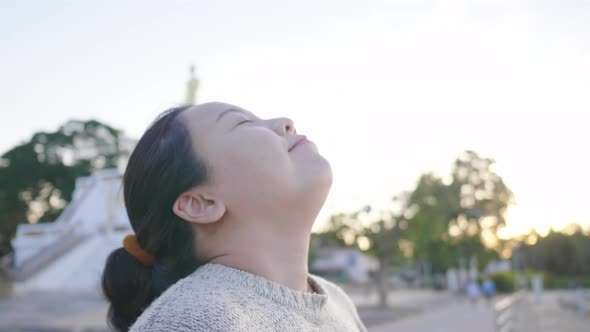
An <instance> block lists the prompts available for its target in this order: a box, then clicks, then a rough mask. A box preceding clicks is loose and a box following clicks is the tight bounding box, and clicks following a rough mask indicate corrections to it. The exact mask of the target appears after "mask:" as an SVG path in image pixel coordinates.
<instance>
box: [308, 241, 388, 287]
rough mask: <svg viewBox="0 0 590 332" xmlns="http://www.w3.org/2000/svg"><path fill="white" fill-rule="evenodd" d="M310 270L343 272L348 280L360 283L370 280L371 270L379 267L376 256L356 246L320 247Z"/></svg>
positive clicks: (329, 272)
mask: <svg viewBox="0 0 590 332" xmlns="http://www.w3.org/2000/svg"><path fill="white" fill-rule="evenodd" d="M315 254H316V259H315V260H314V261H313V263H312V265H311V266H310V271H311V272H313V273H321V274H343V275H344V276H345V277H346V278H347V279H348V280H350V281H353V282H358V283H365V282H368V281H369V272H375V271H377V270H378V269H379V262H378V261H377V259H376V258H374V257H371V256H368V255H365V254H363V253H362V252H361V251H360V250H359V249H354V248H318V249H316V250H315Z"/></svg>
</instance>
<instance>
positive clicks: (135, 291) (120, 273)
mask: <svg viewBox="0 0 590 332" xmlns="http://www.w3.org/2000/svg"><path fill="white" fill-rule="evenodd" d="M189 107H190V105H187V106H179V107H175V108H171V109H169V110H167V111H165V112H163V113H162V114H160V116H158V118H157V119H156V120H155V121H154V122H153V123H152V124H151V125H150V126H149V127H148V129H147V130H146V132H145V133H144V134H143V136H142V137H141V138H140V139H139V142H138V143H137V145H136V146H135V149H134V150H133V152H132V153H131V156H130V157H129V161H128V164H127V168H126V170H125V174H124V176H123V189H124V200H125V207H126V209H127V215H128V216H129V220H130V222H131V226H132V228H133V230H134V232H135V235H136V237H137V241H138V243H139V245H140V246H141V247H142V248H143V250H145V251H147V252H148V253H150V254H152V255H153V256H154V257H155V264H154V265H153V266H152V267H148V266H145V265H143V264H142V263H141V262H140V261H139V260H137V259H136V258H135V257H134V256H132V255H131V254H129V253H128V252H127V251H126V250H125V249H124V248H122V247H121V248H118V249H116V250H114V251H113V252H112V253H111V254H110V255H109V257H108V258H107V261H106V266H105V268H104V271H103V274H102V280H101V282H102V290H103V293H104V295H105V297H106V298H107V299H108V300H109V302H110V307H109V310H108V316H107V320H108V324H109V326H110V327H111V328H112V329H114V330H115V331H128V330H129V328H130V327H131V325H133V323H134V322H135V321H136V320H137V318H138V317H139V315H141V313H142V312H143V310H144V309H145V308H147V307H148V306H149V305H150V303H152V301H154V299H156V298H157V297H158V296H160V294H162V293H163V292H164V291H165V290H166V289H167V288H168V287H170V286H171V285H172V284H174V283H175V282H177V281H178V280H179V279H181V278H184V277H186V276H188V275H189V274H190V273H191V272H193V271H194V270H195V269H196V268H197V267H199V265H200V264H201V263H200V262H199V261H198V260H197V258H196V256H195V250H194V248H195V247H194V233H193V230H192V227H191V226H190V224H189V223H188V222H186V221H184V220H182V219H181V218H180V217H178V216H177V215H175V214H174V212H173V211H172V206H173V204H174V202H175V201H176V199H177V198H178V196H179V195H180V194H182V193H183V192H184V191H186V190H188V189H190V188H192V187H194V186H197V185H199V184H201V183H203V182H205V181H206V180H207V178H208V168H207V167H206V165H205V163H204V162H202V161H200V160H198V159H197V156H196V155H195V153H194V152H193V146H192V141H191V135H190V132H189V130H188V129H187V127H186V126H185V125H184V124H183V122H182V121H181V120H180V119H179V117H178V116H179V115H180V114H181V113H182V112H183V111H185V110H186V109H188V108H189Z"/></svg>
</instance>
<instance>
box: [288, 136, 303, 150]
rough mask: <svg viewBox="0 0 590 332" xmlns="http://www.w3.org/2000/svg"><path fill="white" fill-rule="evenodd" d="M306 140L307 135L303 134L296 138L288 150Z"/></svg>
mask: <svg viewBox="0 0 590 332" xmlns="http://www.w3.org/2000/svg"><path fill="white" fill-rule="evenodd" d="M305 142H307V137H305V136H304V135H302V136H301V137H300V138H299V139H297V141H296V142H295V144H293V145H291V147H290V148H289V151H291V150H293V149H294V148H295V147H297V146H298V145H301V144H303V143H305Z"/></svg>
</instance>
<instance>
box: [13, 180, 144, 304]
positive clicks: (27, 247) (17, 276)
mask: <svg viewBox="0 0 590 332" xmlns="http://www.w3.org/2000/svg"><path fill="white" fill-rule="evenodd" d="M121 179H122V174H121V172H120V171H119V170H117V169H106V170H101V171H98V172H96V173H94V174H93V175H92V176H88V177H81V178H78V179H77V180H76V188H75V190H74V193H73V195H72V201H71V202H70V204H68V206H67V207H66V208H65V209H64V211H63V213H62V214H61V215H60V216H59V218H58V219H57V220H56V221H55V222H53V223H48V224H22V225H19V226H18V229H17V232H16V237H15V238H14V240H12V245H13V248H14V252H15V256H14V269H13V270H12V271H11V272H12V275H13V278H14V280H15V282H14V290H15V292H17V293H19V292H29V291H83V292H99V291H100V276H101V273H102V270H103V268H104V266H105V262H106V258H107V257H108V255H109V254H110V253H111V252H112V251H113V250H114V249H116V248H119V247H121V246H122V240H123V237H124V236H125V235H126V234H128V233H130V232H133V230H132V229H131V225H130V224H129V219H128V218H127V213H126V211H125V206H124V203H123V198H122V182H121Z"/></svg>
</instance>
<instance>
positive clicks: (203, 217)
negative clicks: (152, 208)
mask: <svg viewBox="0 0 590 332" xmlns="http://www.w3.org/2000/svg"><path fill="white" fill-rule="evenodd" d="M172 211H173V212H174V214H176V215H177V216H179V217H180V218H182V219H184V220H186V221H189V222H192V223H197V224H211V223H214V222H216V221H218V220H219V219H221V217H223V215H224V214H225V204H223V202H222V201H221V200H218V199H216V198H214V197H212V196H209V195H206V194H202V193H198V192H190V191H187V192H185V193H183V194H181V195H180V196H179V197H178V198H177V199H176V201H175V202H174V205H173V206H172Z"/></svg>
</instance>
